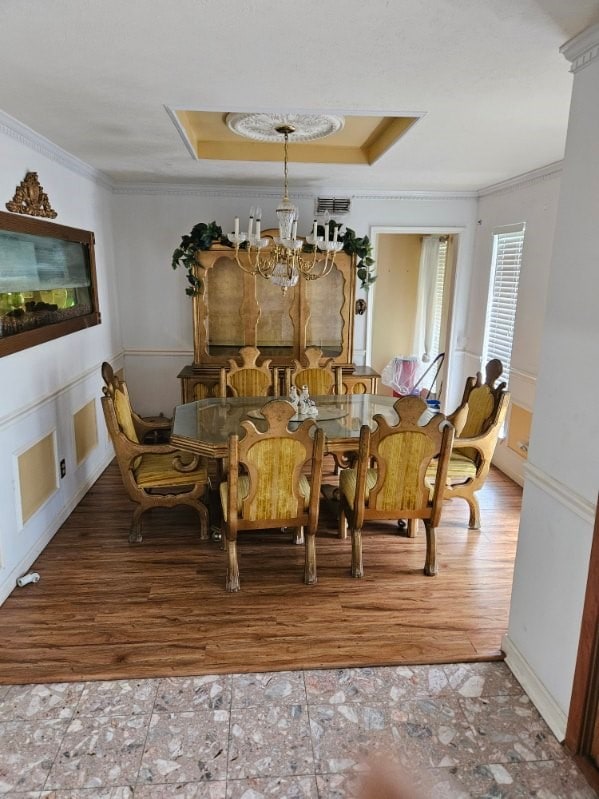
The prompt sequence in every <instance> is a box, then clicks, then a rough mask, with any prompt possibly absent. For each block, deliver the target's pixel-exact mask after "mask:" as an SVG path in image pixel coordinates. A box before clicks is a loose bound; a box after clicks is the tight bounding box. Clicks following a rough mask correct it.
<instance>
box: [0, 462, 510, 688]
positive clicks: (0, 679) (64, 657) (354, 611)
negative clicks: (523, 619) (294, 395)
mask: <svg viewBox="0 0 599 799" xmlns="http://www.w3.org/2000/svg"><path fill="white" fill-rule="evenodd" d="M327 465H328V463H327ZM331 479H334V478H329V480H331ZM520 502H521V490H520V488H519V487H518V486H517V485H515V484H514V483H512V482H511V481H510V480H508V479H507V478H506V477H504V476H503V475H502V474H501V473H500V472H498V471H495V470H493V471H492V473H491V475H490V477H489V480H488V481H487V485H486V486H485V488H484V490H483V491H482V492H481V496H480V503H481V515H482V522H483V527H482V529H481V531H479V532H476V531H469V530H468V529H467V522H468V509H467V506H466V503H465V502H462V501H460V500H454V501H452V502H447V503H446V504H445V506H444V512H443V519H442V523H441V526H440V527H439V528H438V531H437V533H438V534H437V540H438V551H439V565H440V570H439V574H438V575H437V576H436V577H425V576H424V575H423V573H422V568H423V566H424V553H425V546H424V533H423V531H421V532H420V533H419V535H418V537H417V538H416V539H408V538H404V537H402V536H401V535H399V534H398V532H397V527H396V526H395V525H394V524H392V523H390V522H389V523H379V524H372V525H369V526H368V528H365V532H364V535H363V546H364V569H365V576H364V578H363V579H362V580H356V579H352V578H351V576H350V572H349V567H350V559H351V543H350V541H349V539H348V540H346V541H341V540H339V539H338V538H337V537H336V519H335V515H334V505H333V503H328V502H323V505H322V510H321V520H320V525H319V534H318V537H317V564H318V584H317V585H315V586H305V585H304V584H303V581H302V577H303V555H304V552H303V547H302V546H295V545H294V544H293V543H291V537H290V535H289V534H287V533H284V532H279V531H276V532H272V531H269V532H263V533H260V532H257V533H245V534H242V536H240V544H239V562H240V574H241V591H240V592H239V593H237V594H228V593H226V592H225V590H224V584H225V564H224V552H223V551H222V549H221V548H220V545H219V544H217V543H214V542H212V541H207V542H200V540H199V532H198V531H199V523H198V519H197V516H196V514H194V512H193V511H192V510H191V509H189V508H185V507H181V508H177V509H166V510H161V509H157V510H153V511H151V512H150V513H148V514H147V515H146V516H145V517H144V521H143V535H144V540H143V542H142V543H141V544H136V545H130V544H129V543H128V542H127V535H128V527H129V522H130V518H131V509H132V505H131V504H130V502H129V501H128V499H127V497H126V495H125V493H124V490H123V488H122V484H121V479H120V475H119V473H118V471H117V469H116V466H115V465H114V464H112V465H111V466H110V467H109V468H108V469H107V471H106V472H105V473H104V474H103V475H102V477H101V478H100V479H99V480H98V482H97V483H96V484H95V485H94V487H93V488H92V489H91V491H90V492H89V493H88V494H87V495H86V496H85V498H84V499H83V500H82V502H81V503H80V504H79V505H78V506H77V508H76V509H75V511H74V512H73V513H72V514H71V516H70V517H69V519H68V520H67V521H66V522H65V524H64V525H63V526H62V527H61V529H60V530H59V531H58V532H57V534H56V535H55V537H54V539H53V540H52V541H51V543H50V544H49V545H48V547H47V548H46V549H45V551H44V552H43V553H42V554H41V555H40V557H39V558H38V559H37V561H36V562H35V564H34V565H33V567H32V568H33V569H34V570H35V571H38V572H39V574H40V575H41V580H40V582H39V583H37V584H34V585H28V586H26V587H24V588H17V589H16V590H15V591H14V592H13V593H12V595H11V596H10V597H9V598H8V599H7V600H6V602H5V604H4V605H3V606H2V608H1V609H0V637H1V640H2V647H1V650H0V683H3V684H5V683H35V682H60V681H71V680H89V679H120V678H132V677H158V676H168V675H181V676H183V675H199V674H213V673H218V672H244V671H271V670H282V669H301V668H318V667H329V668H330V667H342V666H367V665H389V664H402V663H405V664H422V663H449V662H466V661H475V660H492V659H497V658H500V657H501V651H500V645H501V639H502V636H503V634H504V632H505V630H506V628H507V619H508V610H509V600H510V592H511V584H512V572H513V564H514V558H515V552H516V540H517V531H518V522H519V512H520Z"/></svg>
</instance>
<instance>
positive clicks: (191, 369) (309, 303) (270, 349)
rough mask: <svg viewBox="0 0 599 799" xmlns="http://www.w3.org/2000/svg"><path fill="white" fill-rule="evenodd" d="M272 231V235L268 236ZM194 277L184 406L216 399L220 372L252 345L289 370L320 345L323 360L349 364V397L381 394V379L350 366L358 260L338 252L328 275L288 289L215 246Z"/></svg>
mask: <svg viewBox="0 0 599 799" xmlns="http://www.w3.org/2000/svg"><path fill="white" fill-rule="evenodd" d="M269 233H274V231H266V232H265V235H268V234H269ZM196 276H197V277H198V278H199V279H200V280H201V281H202V284H203V286H202V291H201V293H200V294H199V295H198V296H196V297H194V298H193V352H194V359H193V363H192V364H190V365H189V366H186V367H185V368H184V369H183V370H182V371H181V372H180V373H179V375H178V377H179V380H180V381H181V398H182V402H183V403H185V402H193V401H194V400H197V399H204V398H205V397H211V396H217V395H218V391H219V374H220V369H221V367H222V366H225V367H227V366H228V365H229V359H230V358H235V357H236V356H237V355H238V352H239V348H240V347H244V346H249V345H251V346H254V347H257V348H258V349H259V350H260V354H261V356H262V357H263V358H271V359H272V366H276V367H285V366H291V365H292V364H293V361H294V359H298V360H299V359H300V357H301V355H302V353H303V351H304V350H305V348H306V347H309V346H317V347H320V348H321V349H322V351H323V356H324V357H325V358H333V359H334V362H335V363H336V364H340V365H341V366H342V367H343V383H344V389H345V390H346V391H347V393H356V394H364V393H372V394H374V393H376V388H377V381H378V377H379V375H378V374H377V373H376V372H375V371H374V370H373V369H371V368H370V367H367V366H356V365H354V364H353V362H352V356H353V337H354V312H355V285H356V268H355V263H354V258H353V257H352V256H350V255H347V254H346V253H344V252H340V253H338V254H337V256H336V259H335V264H334V266H333V269H332V271H331V272H330V274H328V275H326V277H322V278H319V279H317V280H306V279H305V278H303V277H300V279H299V282H298V284H297V285H296V286H295V287H294V288H290V289H288V290H287V291H286V292H283V291H282V290H281V289H280V288H279V287H278V286H275V285H273V284H272V283H271V282H270V280H267V279H265V278H263V277H262V276H261V275H252V274H249V273H248V272H245V271H244V270H243V269H241V268H240V267H239V266H238V265H237V263H236V261H235V257H234V254H233V251H232V250H231V248H229V247H226V246H224V245H220V244H216V245H213V246H212V247H211V248H210V250H205V251H203V252H202V253H201V255H200V258H199V264H198V266H197V267H196Z"/></svg>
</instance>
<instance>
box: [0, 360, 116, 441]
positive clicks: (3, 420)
mask: <svg viewBox="0 0 599 799" xmlns="http://www.w3.org/2000/svg"><path fill="white" fill-rule="evenodd" d="M122 358H123V353H122V352H121V353H119V354H118V355H114V356H112V357H110V358H106V359H105V360H107V361H109V362H110V363H112V364H113V365H114V364H115V363H120V362H121V360H122ZM100 366H101V363H100V362H98V363H97V364H96V365H94V366H91V367H90V368H89V369H86V370H85V371H84V372H81V374H80V375H78V376H77V377H75V378H73V379H72V380H69V382H68V383H65V384H64V385H63V386H61V387H60V388H59V389H57V390H56V391H50V392H48V393H47V394H44V395H42V396H41V397H38V398H37V399H36V400H35V401H34V402H30V403H29V404H28V405H23V406H22V407H21V408H18V409H17V410H15V411H12V412H11V413H7V414H6V416H1V417H0V431H1V430H2V429H3V428H5V427H8V426H9V425H11V424H13V423H14V422H16V421H17V419H20V418H22V417H24V416H28V415H29V414H30V413H33V412H34V411H36V410H38V409H39V408H41V407H42V406H43V405H46V404H47V403H48V402H54V401H56V400H57V399H58V397H61V396H63V395H64V394H67V393H68V392H69V391H71V389H73V388H74V387H75V386H77V385H79V384H81V383H83V382H85V381H86V380H87V379H88V378H89V377H90V376H92V375H94V374H97V375H98V377H99V376H100Z"/></svg>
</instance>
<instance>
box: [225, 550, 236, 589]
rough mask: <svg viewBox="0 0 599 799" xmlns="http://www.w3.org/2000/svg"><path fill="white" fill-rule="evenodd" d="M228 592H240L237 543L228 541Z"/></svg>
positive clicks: (226, 584)
mask: <svg viewBox="0 0 599 799" xmlns="http://www.w3.org/2000/svg"><path fill="white" fill-rule="evenodd" d="M225 588H226V590H227V591H239V564H238V563H237V541H234V540H228V541H227V579H226V583H225Z"/></svg>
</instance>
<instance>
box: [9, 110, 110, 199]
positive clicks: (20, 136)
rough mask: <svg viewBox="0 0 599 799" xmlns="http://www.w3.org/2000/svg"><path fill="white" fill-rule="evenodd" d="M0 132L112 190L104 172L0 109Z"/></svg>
mask: <svg viewBox="0 0 599 799" xmlns="http://www.w3.org/2000/svg"><path fill="white" fill-rule="evenodd" d="M0 133H3V134H4V135H5V136H8V137H9V138H11V139H14V140H15V141H18V142H19V144H23V145H24V146H25V147H28V148H29V149H30V150H35V152H38V153H40V155H43V156H45V157H46V158H49V159H50V160H51V161H55V162H56V163H57V164H60V165H61V166H64V167H66V168H67V169H69V170H70V171H71V172H75V173H76V174H77V175H80V176H81V177H84V178H88V179H89V180H92V181H93V182H94V183H97V184H98V185H99V186H102V187H103V188H105V189H109V190H112V188H113V183H112V181H111V180H110V178H109V177H108V176H107V175H105V174H104V172H101V171H100V170H99V169H96V168H95V167H93V166H90V165H89V164H86V163H85V161H81V159H79V158H76V157H75V156H74V155H71V154H70V153H68V152H67V151H66V150H63V149H62V147H59V146H58V145H57V144H54V142H52V141H50V139H46V137H45V136H42V135H41V134H39V133H36V132H35V131H34V130H32V129H31V128H28V127H27V125H24V124H23V123H22V122H19V121H18V120H17V119H15V118H14V117H11V116H9V114H7V113H5V112H4V111H0Z"/></svg>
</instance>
